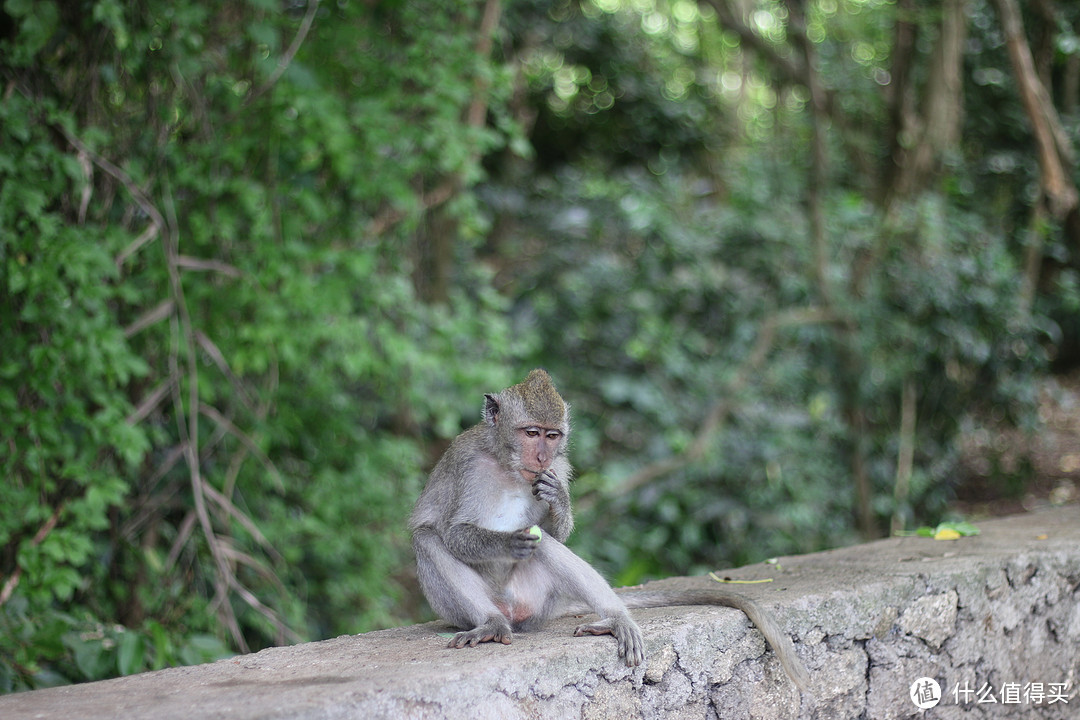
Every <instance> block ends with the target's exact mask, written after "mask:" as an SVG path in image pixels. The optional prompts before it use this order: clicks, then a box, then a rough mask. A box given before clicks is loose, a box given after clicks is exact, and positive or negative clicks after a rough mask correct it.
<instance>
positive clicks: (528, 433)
mask: <svg viewBox="0 0 1080 720" xmlns="http://www.w3.org/2000/svg"><path fill="white" fill-rule="evenodd" d="M525 435H526V436H528V437H537V436H539V435H540V431H539V430H537V429H536V428H525Z"/></svg>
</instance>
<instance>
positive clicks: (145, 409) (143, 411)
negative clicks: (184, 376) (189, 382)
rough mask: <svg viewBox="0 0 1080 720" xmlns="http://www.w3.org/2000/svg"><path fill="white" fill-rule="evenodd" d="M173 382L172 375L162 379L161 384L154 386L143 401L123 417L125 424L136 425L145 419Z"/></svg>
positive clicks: (174, 380)
mask: <svg viewBox="0 0 1080 720" xmlns="http://www.w3.org/2000/svg"><path fill="white" fill-rule="evenodd" d="M175 382H176V378H172V377H170V378H166V379H165V380H163V381H162V382H161V384H159V385H158V386H157V387H156V388H154V391H153V392H151V393H150V394H149V395H147V396H146V397H145V398H143V401H142V402H141V403H139V407H137V408H135V410H134V411H133V412H132V413H131V414H130V415H128V416H127V418H125V421H126V422H127V424H128V425H138V424H139V423H140V422H142V421H143V420H144V419H146V416H147V415H149V414H150V413H151V412H152V411H153V410H154V408H156V407H157V406H158V405H159V404H160V403H161V401H162V400H164V399H165V397H166V396H167V395H168V394H169V391H170V390H172V386H173V384H174V383H175Z"/></svg>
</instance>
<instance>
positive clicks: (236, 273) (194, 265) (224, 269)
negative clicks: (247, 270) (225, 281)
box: [176, 255, 240, 278]
mask: <svg viewBox="0 0 1080 720" xmlns="http://www.w3.org/2000/svg"><path fill="white" fill-rule="evenodd" d="M176 265H177V267H181V268H184V269H185V270H202V271H205V272H219V273H221V274H222V275H228V276H229V277H232V278H238V277H240V270H238V269H237V268H236V267H235V266H233V265H230V264H228V263H225V262H222V261H220V260H207V259H205V258H196V257H191V256H190V255H177V256H176Z"/></svg>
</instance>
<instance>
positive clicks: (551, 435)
mask: <svg viewBox="0 0 1080 720" xmlns="http://www.w3.org/2000/svg"><path fill="white" fill-rule="evenodd" d="M547 437H548V440H558V439H559V438H561V437H562V433H561V432H558V431H556V430H553V431H551V432H549V433H548V434H547Z"/></svg>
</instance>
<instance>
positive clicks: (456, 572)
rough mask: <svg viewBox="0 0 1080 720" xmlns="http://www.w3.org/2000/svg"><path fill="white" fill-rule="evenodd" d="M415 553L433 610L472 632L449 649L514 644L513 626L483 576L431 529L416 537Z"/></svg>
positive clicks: (456, 637) (459, 635)
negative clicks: (459, 557) (452, 552)
mask: <svg viewBox="0 0 1080 720" xmlns="http://www.w3.org/2000/svg"><path fill="white" fill-rule="evenodd" d="M413 549H414V550H415V551H416V571H417V577H418V578H419V580H420V588H421V589H422V590H423V591H424V597H426V598H427V600H428V603H429V604H430V605H431V609H432V610H434V611H435V612H436V613H438V615H439V617H441V618H442V619H443V620H446V621H447V622H449V623H451V624H452V625H456V626H457V627H460V628H472V630H464V631H462V632H459V633H457V634H456V635H454V637H453V638H451V640H450V642H449V643H447V647H454V648H463V647H465V646H466V645H468V646H469V647H476V645H477V644H479V643H482V642H500V643H503V644H504V645H509V644H510V641H511V640H512V639H513V633H512V632H511V631H510V623H509V621H508V620H507V619H506V617H505V616H504V615H503V614H502V612H500V611H499V608H498V607H497V606H496V605H495V602H494V600H493V599H492V598H491V594H490V593H491V591H490V589H489V588H488V584H487V583H486V582H484V579H483V578H482V577H480V575H479V573H477V572H476V571H475V570H473V569H472V568H471V567H469V566H468V565H466V564H465V563H463V562H461V561H460V560H458V559H457V558H456V557H454V556H453V555H452V554H450V551H449V550H447V549H446V546H445V545H444V544H443V542H442V539H441V538H439V536H438V535H437V534H436V533H435V532H434V531H432V530H431V529H429V528H418V529H417V530H416V531H415V532H414V533H413Z"/></svg>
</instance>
